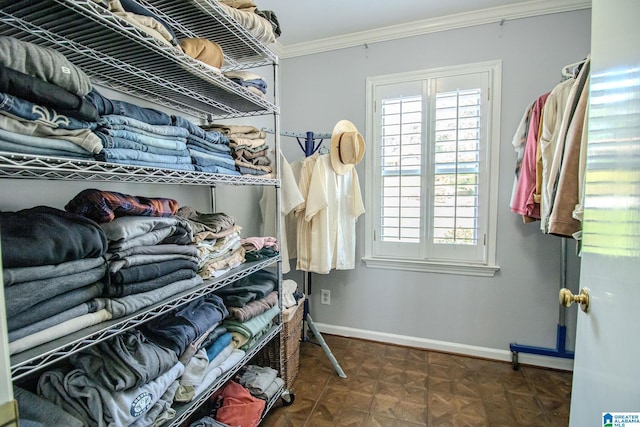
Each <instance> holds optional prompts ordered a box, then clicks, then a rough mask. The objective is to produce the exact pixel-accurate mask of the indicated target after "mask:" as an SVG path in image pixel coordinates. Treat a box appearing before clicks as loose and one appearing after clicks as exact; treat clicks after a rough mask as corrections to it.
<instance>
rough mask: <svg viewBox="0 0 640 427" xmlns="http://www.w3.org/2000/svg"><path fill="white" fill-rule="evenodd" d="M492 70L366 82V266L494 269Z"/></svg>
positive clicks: (478, 67)
mask: <svg viewBox="0 0 640 427" xmlns="http://www.w3.org/2000/svg"><path fill="white" fill-rule="evenodd" d="M500 65H501V64H500V62H499V61H496V62H491V63H481V64H472V65H466V66H461V67H450V68H443V69H437V70H426V71H421V72H412V73H404V74H394V75H389V76H378V77H372V78H369V79H367V112H368V116H367V117H368V120H367V130H366V133H367V136H366V141H367V144H368V148H367V152H368V153H369V155H368V156H367V186H366V195H367V197H366V203H367V215H366V217H365V218H366V221H367V227H366V229H367V230H370V232H368V233H367V236H366V256H365V259H364V260H365V262H366V263H367V265H368V266H371V267H384V268H397V269H413V270H420V271H437V272H448V273H458V274H473V275H486V276H491V275H493V274H494V273H495V271H496V270H497V269H498V267H496V266H495V234H496V216H497V178H498V176H497V172H498V166H497V165H498V149H499V140H500V138H499V132H498V130H499V129H498V123H499V111H500V106H499V100H500V90H499V88H500Z"/></svg>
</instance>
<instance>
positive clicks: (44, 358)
mask: <svg viewBox="0 0 640 427" xmlns="http://www.w3.org/2000/svg"><path fill="white" fill-rule="evenodd" d="M279 260H280V255H278V256H276V257H273V258H269V259H266V260H263V261H259V262H251V263H245V264H243V265H241V266H240V267H238V268H236V269H234V270H232V271H230V272H227V273H226V274H224V275H222V276H221V277H220V278H218V279H215V280H206V281H205V283H204V284H202V285H200V286H197V287H196V288H194V289H190V290H188V291H185V292H182V293H179V294H177V295H174V296H172V297H170V298H167V299H165V300H163V301H161V302H158V303H156V304H154V305H152V306H150V307H148V308H146V309H144V310H141V311H140V312H138V313H135V314H132V315H129V316H125V317H122V318H119V319H114V320H111V321H108V322H102V323H99V324H97V325H94V326H92V327H89V328H86V329H83V330H81V331H78V332H76V333H73V334H69V335H66V336H64V337H62V338H60V339H57V340H55V341H52V342H49V343H46V344H43V345H40V346H38V347H35V348H32V349H30V350H26V351H24V352H21V353H18V354H16V355H14V356H13V357H11V377H12V378H13V380H17V379H19V378H22V377H24V376H27V375H30V374H32V373H34V372H36V371H37V370H39V369H42V368H44V367H46V366H49V365H51V364H53V363H56V362H58V361H61V360H63V359H66V358H67V357H69V356H70V355H71V354H74V353H76V352H78V351H80V350H82V349H84V348H86V347H89V346H91V345H94V344H97V343H99V342H102V341H104V340H106V339H108V338H111V337H113V336H115V335H118V334H120V333H122V332H124V331H126V330H129V329H131V328H133V327H135V326H137V325H140V324H141V323H144V322H146V321H148V320H150V319H153V318H154V317H157V316H159V315H161V314H163V313H167V312H169V311H171V310H173V309H174V308H176V307H179V306H181V305H183V304H186V303H187V302H189V301H193V300H194V299H197V298H200V297H201V296H204V295H207V294H209V293H211V292H214V291H215V290H216V289H220V288H222V287H224V286H227V285H229V284H231V283H233V282H235V281H236V280H238V279H241V278H243V277H245V276H248V275H250V274H252V273H254V272H256V271H258V270H260V269H262V268H265V267H268V266H269V265H272V264H274V263H276V262H277V261H279Z"/></svg>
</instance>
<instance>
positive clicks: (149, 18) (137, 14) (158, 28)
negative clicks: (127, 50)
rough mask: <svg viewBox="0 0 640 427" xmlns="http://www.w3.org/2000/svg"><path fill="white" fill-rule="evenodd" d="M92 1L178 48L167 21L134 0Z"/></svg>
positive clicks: (162, 41)
mask: <svg viewBox="0 0 640 427" xmlns="http://www.w3.org/2000/svg"><path fill="white" fill-rule="evenodd" d="M93 1H94V2H96V3H97V4H99V5H100V6H102V7H104V8H105V9H107V10H109V11H110V12H111V13H113V14H114V15H117V16H119V17H120V18H122V19H124V20H125V21H127V22H128V23H130V24H131V25H133V26H134V27H136V28H138V29H139V30H141V31H142V32H144V33H145V34H148V35H149V36H151V37H153V38H154V39H156V40H158V41H159V42H161V43H164V44H166V45H169V46H173V47H176V48H177V49H180V47H179V44H178V39H177V38H176V35H175V33H174V32H173V30H172V29H171V27H170V26H169V24H168V23H167V21H165V20H163V19H162V18H161V17H159V16H158V15H156V14H154V13H152V12H151V11H149V10H148V9H146V8H145V7H143V6H140V5H139V4H138V3H137V2H136V1H135V0H93Z"/></svg>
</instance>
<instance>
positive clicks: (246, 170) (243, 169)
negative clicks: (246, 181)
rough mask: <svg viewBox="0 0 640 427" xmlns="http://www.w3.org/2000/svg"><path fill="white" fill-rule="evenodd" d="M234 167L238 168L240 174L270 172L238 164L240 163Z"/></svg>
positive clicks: (264, 173)
mask: <svg viewBox="0 0 640 427" xmlns="http://www.w3.org/2000/svg"><path fill="white" fill-rule="evenodd" d="M236 168H237V169H238V171H240V174H242V175H266V174H268V173H271V172H269V171H264V170H260V169H254V168H250V167H246V166H240V165H236Z"/></svg>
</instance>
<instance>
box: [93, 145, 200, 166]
mask: <svg viewBox="0 0 640 427" xmlns="http://www.w3.org/2000/svg"><path fill="white" fill-rule="evenodd" d="M96 158H97V159H98V160H101V161H106V162H111V161H117V160H136V161H140V162H148V163H166V164H167V165H173V164H176V163H182V164H185V163H186V164H191V157H189V156H178V155H166V154H154V153H148V152H145V151H140V150H132V149H129V148H104V149H103V150H102V151H100V153H98V154H97V155H96Z"/></svg>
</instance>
